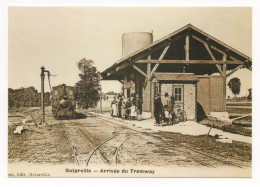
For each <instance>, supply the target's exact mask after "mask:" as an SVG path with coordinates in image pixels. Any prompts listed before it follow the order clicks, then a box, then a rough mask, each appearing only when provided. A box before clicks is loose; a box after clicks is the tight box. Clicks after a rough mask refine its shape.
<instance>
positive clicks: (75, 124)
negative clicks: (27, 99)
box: [8, 107, 252, 168]
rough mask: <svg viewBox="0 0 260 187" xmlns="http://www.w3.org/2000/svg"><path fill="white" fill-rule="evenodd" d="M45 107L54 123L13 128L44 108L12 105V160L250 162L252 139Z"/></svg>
mask: <svg viewBox="0 0 260 187" xmlns="http://www.w3.org/2000/svg"><path fill="white" fill-rule="evenodd" d="M46 110H47V111H46V115H47V117H46V121H47V122H48V123H49V125H46V126H36V125H34V122H33V121H31V122H27V123H26V124H27V125H25V130H24V132H23V133H22V134H14V133H13V132H14V130H15V128H16V127H17V126H18V125H21V121H22V119H24V118H25V117H24V116H28V115H32V116H33V118H34V119H35V120H36V122H37V123H38V122H39V119H37V116H39V108H23V109H19V110H17V109H12V110H9V123H8V135H9V136H8V158H9V163H24V162H25V163H35V164H41V163H47V164H56V165H57V164H75V165H78V164H79V165H81V164H86V165H92V164H99V163H102V164H106V165H111V166H117V165H132V166H181V167H193V166H194V167H214V168H215V167H221V166H230V167H237V168H241V167H242V168H244V167H245V168H248V167H251V152H252V149H251V148H252V147H251V144H247V143H242V142H235V141H233V143H232V144H225V143H221V142H216V141H215V138H214V137H209V136H188V135H182V134H177V133H171V132H157V133H154V132H153V133H151V132H149V131H145V130H142V131H138V130H134V129H132V128H130V127H129V124H127V123H123V122H120V123H118V122H117V123H114V122H113V121H108V120H106V119H104V118H101V117H99V116H97V115H93V114H90V113H88V112H89V111H87V110H81V111H80V112H81V113H83V114H84V115H85V117H84V118H81V119H73V120H55V119H54V118H53V117H52V114H51V109H50V107H47V108H46ZM84 115H82V116H84ZM151 125H153V124H151ZM94 150H95V151H94ZM92 154H93V155H92Z"/></svg>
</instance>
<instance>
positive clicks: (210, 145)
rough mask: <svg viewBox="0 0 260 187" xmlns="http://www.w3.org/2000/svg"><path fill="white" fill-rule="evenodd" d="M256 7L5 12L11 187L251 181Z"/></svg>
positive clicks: (19, 9)
mask: <svg viewBox="0 0 260 187" xmlns="http://www.w3.org/2000/svg"><path fill="white" fill-rule="evenodd" d="M251 57H252V8H250V7H88V6H85V7H83V6H82V7H72V6H71V7H69V6H67V7H33V6H31V7H25V6H24V7H18V6H16V7H15V6H10V7H9V8H8V177H251V175H252V58H251Z"/></svg>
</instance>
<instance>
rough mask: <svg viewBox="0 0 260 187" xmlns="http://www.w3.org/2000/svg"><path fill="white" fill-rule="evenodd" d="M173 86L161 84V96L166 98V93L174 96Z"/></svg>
mask: <svg viewBox="0 0 260 187" xmlns="http://www.w3.org/2000/svg"><path fill="white" fill-rule="evenodd" d="M172 85H173V84H170V83H169V84H168V83H163V84H161V96H164V94H165V93H168V94H169V96H172Z"/></svg>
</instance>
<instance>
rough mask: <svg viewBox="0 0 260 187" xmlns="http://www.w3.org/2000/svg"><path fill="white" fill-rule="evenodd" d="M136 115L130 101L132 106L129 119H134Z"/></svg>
mask: <svg viewBox="0 0 260 187" xmlns="http://www.w3.org/2000/svg"><path fill="white" fill-rule="evenodd" d="M136 116H137V113H136V106H135V104H134V103H132V106H131V112H130V118H131V119H135V118H136Z"/></svg>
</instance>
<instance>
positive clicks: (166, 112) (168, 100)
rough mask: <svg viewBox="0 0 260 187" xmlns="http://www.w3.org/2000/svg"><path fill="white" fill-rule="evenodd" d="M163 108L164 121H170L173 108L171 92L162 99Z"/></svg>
mask: <svg viewBox="0 0 260 187" xmlns="http://www.w3.org/2000/svg"><path fill="white" fill-rule="evenodd" d="M162 104H163V109H164V122H167V123H169V118H170V108H171V98H170V97H169V94H168V93H167V92H166V93H165V94H164V97H163V99H162Z"/></svg>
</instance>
